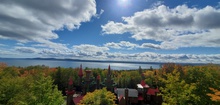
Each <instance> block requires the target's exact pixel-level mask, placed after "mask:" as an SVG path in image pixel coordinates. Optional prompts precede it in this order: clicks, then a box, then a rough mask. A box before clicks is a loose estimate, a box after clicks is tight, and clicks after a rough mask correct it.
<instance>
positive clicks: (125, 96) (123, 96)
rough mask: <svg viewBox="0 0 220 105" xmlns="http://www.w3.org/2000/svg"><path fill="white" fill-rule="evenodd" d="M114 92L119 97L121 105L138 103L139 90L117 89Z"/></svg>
mask: <svg viewBox="0 0 220 105" xmlns="http://www.w3.org/2000/svg"><path fill="white" fill-rule="evenodd" d="M114 92H115V94H116V96H117V100H118V103H119V105H128V104H137V103H138V91H137V89H128V88H115V90H114ZM123 101H125V102H123Z"/></svg>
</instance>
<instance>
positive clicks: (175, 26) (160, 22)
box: [101, 5, 220, 49]
mask: <svg viewBox="0 0 220 105" xmlns="http://www.w3.org/2000/svg"><path fill="white" fill-rule="evenodd" d="M219 18H220V10H219V9H216V8H214V7H211V6H207V7H205V8H201V9H199V8H189V7H187V6H186V5H180V6H177V7H175V8H169V7H167V6H165V5H160V6H158V7H153V8H151V9H145V10H143V11H140V12H136V13H135V14H134V15H133V16H130V17H123V18H122V19H123V22H114V21H109V22H108V23H107V24H105V25H102V26H101V27H102V33H103V34H124V33H126V32H128V33H130V34H131V35H132V36H131V37H132V38H134V39H136V40H145V39H147V40H148V39H149V40H155V41H158V42H160V44H158V45H156V44H149V43H148V44H143V46H142V47H146V46H148V47H155V48H161V49H177V48H179V47H200V46H202V47H220V41H219V40H220V36H219V35H217V34H218V33H219V32H220V20H219ZM192 42H193V43H192Z"/></svg>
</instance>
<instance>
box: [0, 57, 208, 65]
mask: <svg viewBox="0 0 220 105" xmlns="http://www.w3.org/2000/svg"><path fill="white" fill-rule="evenodd" d="M0 60H50V61H77V62H102V63H131V64H158V65H163V64H166V63H175V64H180V65H206V64H208V63H178V62H141V61H112V60H82V59H58V58H0Z"/></svg>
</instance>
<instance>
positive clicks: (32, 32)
mask: <svg viewBox="0 0 220 105" xmlns="http://www.w3.org/2000/svg"><path fill="white" fill-rule="evenodd" d="M101 12H102V11H101ZM95 15H96V3H95V0H62V1H60V0H53V2H51V1H47V0H46V1H45V0H22V1H20V0H3V1H0V26H1V27H0V38H1V39H13V40H17V41H19V42H30V41H34V42H38V43H42V44H47V45H48V46H49V47H52V48H54V47H55V46H56V45H58V47H62V46H63V45H62V44H59V43H58V44H57V43H54V42H52V41H51V40H52V39H57V38H58V35H57V34H56V33H54V32H53V31H55V30H62V29H63V28H67V29H68V30H73V29H78V28H79V27H80V25H81V23H82V22H87V21H90V19H91V17H93V16H95Z"/></svg>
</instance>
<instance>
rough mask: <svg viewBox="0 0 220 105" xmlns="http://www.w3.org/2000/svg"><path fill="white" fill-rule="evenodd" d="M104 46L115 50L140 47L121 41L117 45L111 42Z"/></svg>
mask: <svg viewBox="0 0 220 105" xmlns="http://www.w3.org/2000/svg"><path fill="white" fill-rule="evenodd" d="M104 46H106V47H109V48H115V49H128V50H131V49H134V48H136V47H137V46H138V45H137V44H134V43H131V42H128V41H120V42H119V43H115V42H109V43H106V44H104Z"/></svg>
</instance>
